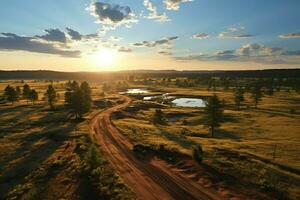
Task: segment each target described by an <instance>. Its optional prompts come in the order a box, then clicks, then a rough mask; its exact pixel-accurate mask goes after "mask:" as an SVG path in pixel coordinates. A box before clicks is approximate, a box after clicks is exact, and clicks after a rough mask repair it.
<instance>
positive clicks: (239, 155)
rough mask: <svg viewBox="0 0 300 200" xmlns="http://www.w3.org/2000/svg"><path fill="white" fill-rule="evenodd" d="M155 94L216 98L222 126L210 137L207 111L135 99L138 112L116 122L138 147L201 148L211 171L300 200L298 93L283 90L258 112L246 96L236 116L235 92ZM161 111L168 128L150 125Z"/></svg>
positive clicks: (187, 90)
mask: <svg viewBox="0 0 300 200" xmlns="http://www.w3.org/2000/svg"><path fill="white" fill-rule="evenodd" d="M132 87H134V86H132ZM138 87H145V86H141V85H138ZM151 89H152V90H156V91H161V92H162V93H169V95H170V96H188V97H202V98H204V99H205V98H206V97H208V96H212V95H213V94H216V95H217V96H218V97H219V98H220V99H221V100H222V101H223V102H224V103H225V106H224V119H223V123H222V124H221V127H219V129H218V130H217V132H216V134H215V137H214V138H212V137H211V136H210V134H209V130H208V128H207V127H206V126H205V125H204V123H203V120H204V119H203V117H204V109H203V108H184V107H174V106H171V105H166V104H162V103H161V100H152V101H142V100H139V99H140V98H137V99H136V100H135V101H134V103H133V105H135V107H136V108H137V109H136V110H134V111H131V110H129V111H128V112H124V113H123V114H119V116H116V117H115V119H114V123H115V124H116V125H117V127H118V128H119V130H120V131H121V132H122V133H123V134H124V135H126V136H127V137H129V138H130V139H131V140H132V141H133V142H134V143H136V144H139V143H142V144H150V145H155V146H159V145H161V144H164V145H165V146H166V148H169V149H171V150H174V151H178V152H181V153H183V154H185V155H190V156H191V154H192V152H191V150H192V148H191V147H192V146H193V145H197V144H200V145H201V146H202V148H203V150H204V162H203V163H204V164H206V165H208V166H209V167H211V168H213V169H216V170H217V171H219V172H222V173H224V174H229V175H231V176H233V177H236V178H237V179H242V180H245V181H246V182H250V183H253V184H255V185H258V186H259V187H261V188H262V189H263V190H267V191H277V192H278V191H279V193H280V194H283V196H285V197H283V198H287V197H289V198H291V199H297V198H299V197H300V190H299V183H300V182H299V181H300V179H299V178H300V173H299V169H300V160H299V153H300V136H299V134H300V132H299V130H300V123H299V122H300V94H299V93H296V92H294V91H287V90H284V89H283V90H281V91H280V92H275V94H274V95H273V96H267V95H264V97H263V98H262V101H261V102H259V105H258V107H257V108H254V106H253V101H252V99H251V97H250V94H248V93H246V94H245V102H243V105H242V107H241V109H240V110H239V111H238V110H237V109H236V108H235V105H234V96H233V91H232V89H228V90H226V91H224V90H223V89H221V88H217V90H216V91H208V90H207V89H206V88H193V89H190V88H179V87H168V88H167V89H166V88H164V87H159V88H151ZM187 94H188V95H187ZM147 95H148V94H147ZM149 95H151V94H149ZM141 105H143V106H141ZM157 108H160V109H161V110H162V111H163V113H164V115H165V118H166V121H167V123H166V124H164V125H161V124H160V125H158V124H155V123H153V122H152V118H153V115H154V112H155V110H156V109H157ZM291 110H292V111H291ZM122 115H123V117H121V116H122Z"/></svg>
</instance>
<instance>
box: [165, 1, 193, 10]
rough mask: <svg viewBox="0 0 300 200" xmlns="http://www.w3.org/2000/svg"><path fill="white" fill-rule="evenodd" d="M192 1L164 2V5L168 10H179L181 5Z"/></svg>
mask: <svg viewBox="0 0 300 200" xmlns="http://www.w3.org/2000/svg"><path fill="white" fill-rule="evenodd" d="M191 1H193V0H164V4H165V6H166V9H167V10H179V8H180V4H181V3H185V2H191Z"/></svg>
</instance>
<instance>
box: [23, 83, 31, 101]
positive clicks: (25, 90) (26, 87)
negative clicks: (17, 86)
mask: <svg viewBox="0 0 300 200" xmlns="http://www.w3.org/2000/svg"><path fill="white" fill-rule="evenodd" d="M30 92H31V89H30V86H29V85H27V84H25V85H23V98H24V99H27V103H28V100H29V99H30Z"/></svg>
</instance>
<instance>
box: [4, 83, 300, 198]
mask: <svg viewBox="0 0 300 200" xmlns="http://www.w3.org/2000/svg"><path fill="white" fill-rule="evenodd" d="M25 82H26V83H27V84H29V85H30V87H31V88H33V89H35V90H37V91H38V93H39V99H38V100H37V101H36V102H34V103H32V102H30V101H29V102H28V101H27V100H24V99H21V100H20V101H18V102H15V103H13V104H12V103H9V102H6V101H4V100H3V99H2V100H1V106H0V118H1V121H0V199H2V198H5V199H61V198H63V199H91V198H92V199H95V198H96V199H97V198H100V199H102V198H104V199H133V198H135V197H134V195H133V193H132V192H131V190H130V189H129V188H128V187H127V186H126V184H124V183H123V181H122V180H121V178H119V177H118V176H117V175H116V173H115V171H113V170H112V168H111V166H110V164H109V163H108V162H107V161H106V159H105V157H104V155H103V154H102V153H101V150H99V149H98V148H95V147H96V145H95V144H94V143H93V141H92V140H91V137H90V134H89V132H90V130H89V126H88V122H89V116H92V115H93V113H94V112H99V111H101V110H103V109H105V108H107V107H111V106H113V105H116V104H118V103H120V101H121V95H120V94H119V92H120V91H124V90H125V89H126V88H145V89H148V90H149V93H147V94H146V96H152V95H153V96H155V95H160V94H164V93H168V95H169V96H174V97H198V98H202V99H204V100H206V99H207V98H208V97H210V96H212V95H213V94H216V95H217V96H218V97H219V98H220V100H221V101H222V104H224V118H223V121H222V123H221V126H220V127H219V128H218V129H217V131H216V133H215V136H214V137H211V135H210V134H209V130H208V127H206V126H205V125H204V120H205V119H204V116H205V113H204V108H186V107H176V106H174V105H172V104H169V103H168V102H167V103H166V102H162V100H161V99H159V98H158V99H153V100H143V98H142V97H143V95H130V96H131V98H132V103H131V105H130V107H128V108H127V109H125V110H122V111H118V112H115V113H114V114H113V115H112V120H113V123H114V125H115V126H116V127H117V129H118V130H119V131H120V132H121V133H122V134H124V135H125V136H126V137H127V138H129V140H130V141H131V142H132V143H133V144H141V145H150V146H152V147H155V148H156V149H158V148H160V147H161V146H164V148H165V149H167V150H168V151H169V152H176V155H178V153H179V154H182V155H184V156H187V157H190V158H191V159H192V147H193V146H196V145H198V146H199V145H200V146H201V147H202V149H203V151H204V154H203V162H202V165H203V166H205V167H207V168H208V169H211V170H216V171H218V172H219V173H221V174H224V179H225V180H226V177H228V176H230V177H232V178H234V179H237V180H240V181H242V182H243V183H245V184H251V185H254V186H255V187H258V188H260V189H261V190H262V191H266V192H269V193H270V194H272V195H273V196H274V197H278V199H287V198H288V199H299V197H300V188H299V185H300V160H299V153H300V136H299V133H300V132H299V130H300V123H299V122H300V94H299V93H297V92H295V91H293V90H290V89H289V88H282V89H281V91H275V93H274V95H273V96H268V95H264V96H263V98H262V101H260V102H259V104H258V106H257V108H255V107H254V105H253V100H252V98H251V96H250V94H249V93H245V101H244V102H243V103H242V106H241V109H240V110H237V109H236V106H235V104H234V92H233V88H228V89H226V90H224V89H223V88H218V87H217V88H216V90H215V91H213V90H208V89H207V87H194V88H188V87H185V88H184V87H178V86H176V85H169V86H168V87H163V86H158V85H157V84H156V85H153V84H152V85H151V86H149V85H145V84H141V83H129V85H128V83H126V84H125V85H123V86H122V84H119V86H118V84H115V83H108V84H107V85H108V87H109V89H108V91H105V95H104V96H103V85H102V84H99V83H97V84H91V89H92V99H93V106H92V109H91V110H90V112H89V113H86V114H85V115H84V117H83V119H81V120H76V119H75V118H74V116H73V115H72V114H71V113H70V112H69V111H68V109H66V108H65V107H64V92H65V84H66V81H54V82H51V83H52V84H53V86H54V88H55V89H56V90H57V93H58V100H57V102H56V104H55V110H50V108H49V105H48V104H47V103H46V100H45V97H44V93H45V91H46V88H47V86H48V85H49V84H50V82H49V81H34V80H32V81H25ZM7 85H11V86H22V85H24V82H22V81H14V80H12V81H1V82H0V91H1V92H3V90H4V88H5V87H6V86H7ZM120 85H121V86H120ZM0 95H1V96H2V94H0ZM157 109H161V110H162V112H163V115H164V118H165V120H166V123H163V124H157V123H154V122H153V116H154V113H155V111H156V110H157ZM100 149H101V148H100ZM95 158H96V159H95ZM91 163H94V164H91ZM95 163H96V164H95ZM95 166H96V167H95ZM66 191H67V192H66Z"/></svg>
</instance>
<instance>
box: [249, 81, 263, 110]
mask: <svg viewBox="0 0 300 200" xmlns="http://www.w3.org/2000/svg"><path fill="white" fill-rule="evenodd" d="M261 88H262V87H261V84H260V82H258V81H257V82H255V83H254V86H253V87H252V90H251V96H252V98H253V101H254V106H255V108H256V107H257V105H258V103H259V101H261V98H262V90H261Z"/></svg>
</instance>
